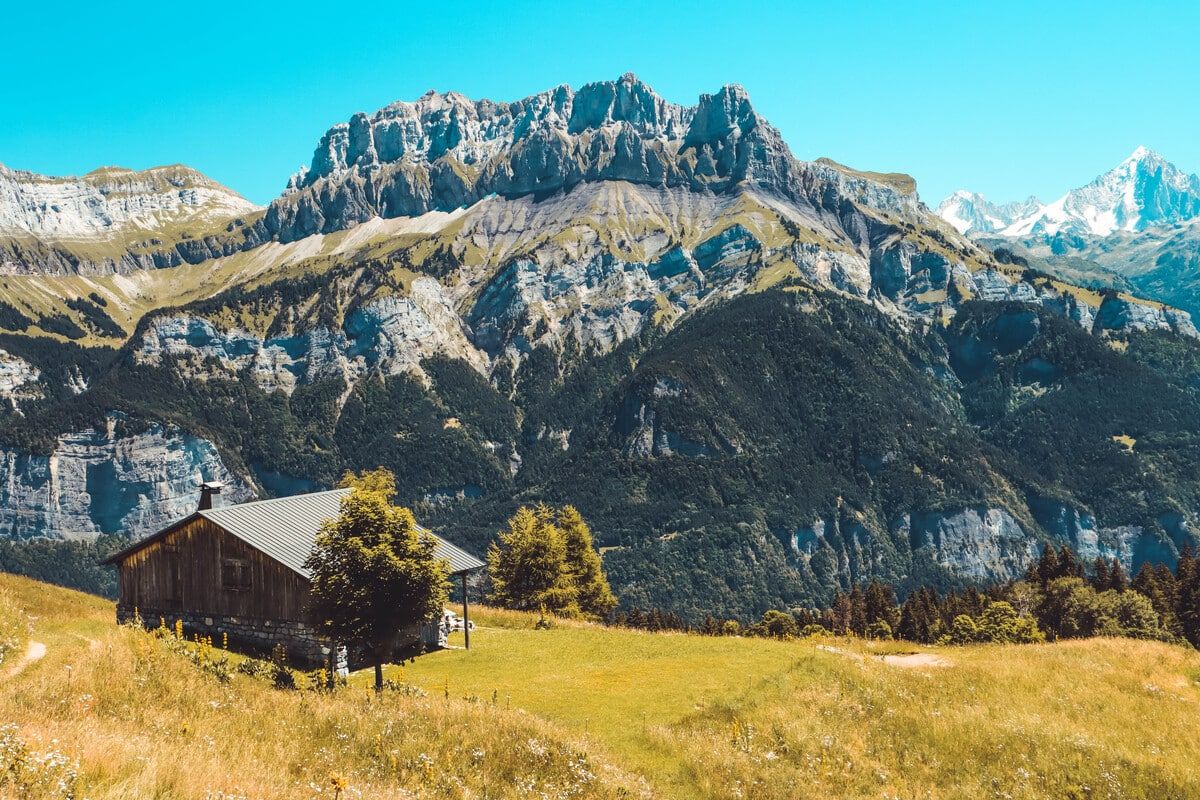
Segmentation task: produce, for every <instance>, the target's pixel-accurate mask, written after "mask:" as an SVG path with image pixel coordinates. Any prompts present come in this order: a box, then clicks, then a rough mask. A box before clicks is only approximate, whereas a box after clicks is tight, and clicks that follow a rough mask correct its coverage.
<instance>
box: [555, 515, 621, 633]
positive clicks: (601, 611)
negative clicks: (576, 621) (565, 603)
mask: <svg viewBox="0 0 1200 800" xmlns="http://www.w3.org/2000/svg"><path fill="white" fill-rule="evenodd" d="M554 521H555V523H556V524H557V527H558V529H559V530H561V531H562V533H563V538H564V543H565V545H566V567H567V572H568V574H569V575H570V579H571V582H572V583H573V584H574V587H575V592H576V597H575V601H576V603H577V604H578V606H579V610H580V611H581V612H582V613H583V615H584V616H586V617H591V618H592V619H603V618H604V617H606V616H608V614H609V613H610V612H611V611H612V610H613V609H614V608H616V605H617V598H616V597H614V596H613V593H612V589H611V588H610V587H609V585H608V579H607V578H606V577H605V576H604V568H603V567H602V565H601V563H600V554H599V553H597V552H596V547H595V545H594V544H593V543H592V531H591V529H589V528H588V525H587V523H586V522H584V520H583V515H581V514H580V513H579V511H577V510H576V509H575V507H574V506H569V505H568V506H563V507H562V508H561V509H559V510H558V512H557V513H556V514H555V515H554Z"/></svg>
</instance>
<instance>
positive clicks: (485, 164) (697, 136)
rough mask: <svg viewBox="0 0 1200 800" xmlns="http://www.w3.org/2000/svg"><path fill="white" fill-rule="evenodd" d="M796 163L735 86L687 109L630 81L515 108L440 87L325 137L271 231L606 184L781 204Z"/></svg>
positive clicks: (274, 212) (278, 208)
mask: <svg viewBox="0 0 1200 800" xmlns="http://www.w3.org/2000/svg"><path fill="white" fill-rule="evenodd" d="M793 162H794V159H793V158H792V155H791V153H790V152H789V151H788V149H787V146H786V145H785V144H784V143H783V140H782V138H781V137H780V135H779V133H778V131H776V130H775V129H774V128H773V127H771V126H770V125H769V124H768V123H767V122H766V121H765V120H763V118H762V117H760V116H759V115H758V113H757V112H756V111H755V110H754V108H753V106H752V105H751V103H750V98H749V95H748V94H747V92H746V90H745V89H743V88H742V87H740V86H736V85H730V86H726V87H723V88H722V89H721V90H720V91H718V92H716V93H714V94H706V95H702V96H701V97H700V98H699V100H698V102H697V104H696V105H695V106H690V107H688V106H682V105H679V104H676V103H671V102H669V101H667V100H665V99H664V98H663V97H662V96H660V95H659V94H658V93H656V92H655V91H654V90H653V89H652V88H651V87H650V86H649V85H647V84H646V83H644V82H643V81H641V80H640V79H638V78H637V76H635V75H633V74H632V73H626V74H625V75H622V76H621V77H620V78H618V79H617V80H612V81H599V82H595V83H589V84H586V85H584V86H582V87H580V88H579V89H577V90H576V89H572V88H571V87H569V86H557V87H555V88H553V89H548V90H546V91H544V92H540V93H538V94H535V95H531V96H529V97H526V98H524V99H521V100H516V101H512V102H507V103H506V102H496V101H492V100H470V99H468V98H466V97H464V96H463V95H460V94H457V93H444V94H443V93H437V92H431V93H426V94H425V95H422V96H421V97H420V98H418V99H417V100H415V101H400V102H396V103H392V104H391V105H388V106H386V107H384V108H382V109H380V110H378V111H376V112H374V113H373V114H366V113H358V114H355V115H354V116H352V117H351V118H350V119H349V120H348V121H346V122H343V123H338V124H336V125H334V126H333V127H331V128H330V129H329V130H328V131H326V133H325V134H324V136H322V137H321V140H320V142H319V143H318V145H317V148H316V150H315V152H314V154H313V159H312V163H311V165H310V166H309V167H308V168H306V169H302V170H301V171H300V172H298V173H297V174H296V175H294V176H292V179H291V180H290V181H289V182H288V187H287V190H286V191H285V192H284V194H283V196H282V197H281V198H279V199H278V200H277V201H276V202H275V203H274V204H272V207H271V209H270V211H269V213H268V215H267V218H266V225H267V228H268V233H269V235H271V236H275V237H277V238H279V239H281V240H283V241H291V240H294V239H297V238H302V237H304V236H308V235H310V234H312V233H328V232H332V231H335V230H341V229H344V228H347V227H350V226H353V225H355V224H358V223H359V222H363V221H365V220H367V219H370V218H371V217H374V216H379V217H384V218H388V217H397V216H416V215H420V214H423V213H425V212H427V211H431V210H450V209H453V208H457V207H461V206H464V205H470V204H471V203H474V202H476V201H477V200H479V199H481V198H482V197H486V196H488V195H491V194H498V195H501V196H504V197H517V196H521V195H527V194H539V195H543V194H546V193H549V192H554V191H558V190H563V189H569V188H571V187H572V186H575V185H577V184H579V183H584V182H594V181H607V180H621V181H628V182H631V183H636V184H642V185H651V186H660V187H664V188H665V187H674V186H686V187H689V188H692V189H694V190H698V191H725V190H727V189H729V188H731V187H732V186H735V185H737V184H739V183H741V182H744V181H749V182H752V183H755V184H757V185H760V186H763V187H766V188H768V189H770V190H771V191H772V192H774V193H776V194H784V195H786V194H787V193H788V192H795V191H800V187H797V186H795V185H793V184H792V183H790V180H791V178H790V176H791V175H792V173H793V171H794V170H793V166H792V165H793Z"/></svg>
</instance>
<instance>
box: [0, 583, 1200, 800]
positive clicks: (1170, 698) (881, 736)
mask: <svg viewBox="0 0 1200 800" xmlns="http://www.w3.org/2000/svg"><path fill="white" fill-rule="evenodd" d="M5 596H7V597H8V598H9V601H10V602H12V603H15V605H16V606H18V607H20V608H21V609H22V610H23V612H22V613H26V612H27V613H30V614H33V615H35V616H36V619H35V620H34V624H33V633H32V635H33V637H34V638H35V639H37V640H39V641H43V642H45V643H46V644H47V645H48V646H49V651H48V654H47V656H46V657H45V658H44V659H42V660H41V661H38V662H36V663H34V664H30V665H29V666H28V667H27V668H26V669H25V670H24V671H22V673H21V674H20V675H19V676H17V677H15V678H14V679H12V680H11V681H8V682H5V683H2V684H0V725H2V724H3V723H6V722H15V723H16V724H17V726H18V730H19V732H20V735H21V736H22V737H23V739H24V740H25V741H26V742H27V743H28V744H29V746H30V748H31V749H32V750H34V751H36V752H39V753H44V752H45V751H48V750H56V751H58V752H61V753H63V754H65V755H67V756H68V757H69V758H71V759H77V760H78V762H79V783H80V796H86V797H90V798H93V800H108V799H110V798H113V799H115V798H150V797H155V798H189V800H190V799H191V798H195V799H196V800H219V799H220V798H234V797H245V798H272V799H273V798H285V797H286V798H316V797H326V798H328V797H334V796H335V793H334V789H333V786H334V784H333V780H334V779H335V778H337V779H340V780H344V781H345V784H346V789H345V791H344V792H343V793H342V795H341V797H343V798H345V797H364V798H365V797H371V798H376V797H378V798H393V797H395V798H399V797H428V798H441V797H455V798H505V797H543V796H544V797H582V798H586V797H598V798H608V797H638V796H654V797H675V798H720V799H721V800H726V799H728V800H734V799H735V798H760V799H761V800H773V799H774V798H789V799H791V798H797V799H800V798H823V800H828V799H829V798H843V797H849V798H868V797H870V798H900V797H903V798H979V797H996V798H1060V797H1078V798H1189V797H1200V777H1198V771H1197V769H1196V763H1197V762H1196V744H1195V743H1196V742H1197V741H1198V740H1200V654H1197V653H1196V652H1194V651H1192V650H1189V649H1186V648H1183V647H1174V646H1167V645H1162V644H1157V643H1150V642H1136V641H1129V640H1118V639H1097V640H1089V641H1074V642H1066V643H1060V644H1052V645H1026V646H978V647H964V648H921V647H916V646H912V645H909V644H907V643H899V642H886V643H869V642H861V641H851V640H845V639H832V638H827V639H815V640H802V641H792V642H778V641H767V640H762V639H740V638H708V637H701V636H690V635H683V634H672V633H664V634H654V633H646V632H640V631H632V630H623V629H613V628H604V627H601V626H597V625H591V624H587V623H582V622H565V621H555V622H554V624H553V626H552V627H550V628H549V629H541V628H539V627H538V624H537V623H538V617H537V616H536V615H530V614H523V613H519V612H511V611H498V610H494V609H488V608H473V609H472V611H473V618H474V619H475V621H476V622H477V624H478V627H477V628H476V630H475V632H474V633H473V635H472V649H471V650H470V651H465V650H462V649H450V650H445V651H441V652H438V653H434V654H430V655H427V656H423V657H420V658H418V659H416V661H415V662H410V663H409V664H407V665H405V666H403V667H393V668H391V669H390V670H389V677H391V678H392V679H393V680H402V681H404V682H406V683H408V684H412V685H417V686H421V687H423V688H424V690H425V691H426V692H427V694H426V696H424V697H411V696H405V695H402V694H399V693H387V694H385V696H384V697H382V698H379V699H376V698H374V697H373V696H372V694H371V692H370V691H369V689H368V688H367V680H366V676H363V675H355V676H352V680H351V685H350V687H349V688H347V689H345V690H343V691H342V692H341V693H339V694H337V695H334V696H332V697H331V696H328V695H324V694H316V693H312V692H307V691H303V692H287V691H277V690H274V689H272V688H270V687H269V686H267V685H266V684H264V683H262V682H259V681H257V680H254V679H251V678H249V677H245V676H241V675H237V676H235V677H234V678H233V680H232V681H231V682H230V683H221V682H219V681H218V680H216V679H215V678H213V677H212V676H210V675H209V674H207V673H206V672H204V671H202V670H200V669H198V668H197V667H195V666H194V665H193V664H192V663H191V662H190V661H188V660H187V659H185V658H183V657H182V656H179V655H177V654H176V653H174V652H172V648H171V647H168V646H166V645H164V643H163V642H162V641H158V640H156V639H155V638H153V637H152V636H150V635H148V634H145V633H143V632H140V631H133V630H129V629H119V628H117V627H116V626H115V625H114V624H113V622H112V611H113V609H112V606H111V604H109V603H107V602H105V601H102V600H98V599H96V598H91V597H87V596H85V595H80V594H76V593H73V592H67V591H65V590H61V589H54V588H51V587H47V586H44V585H41V584H37V583H34V582H32V581H25V580H22V579H17V578H11V577H7V576H0V598H3V597H5ZM0 602H3V600H2V599H0ZM10 607H11V606H10ZM914 652H922V653H927V654H931V655H935V656H937V657H938V658H940V659H941V660H942V661H943V662H946V663H944V664H942V665H934V664H929V663H925V664H922V663H918V662H915V661H908V662H903V663H904V664H905V665H897V662H896V661H895V660H894V659H893V660H892V661H891V662H886V661H885V660H884V656H887V655H903V654H908V653H914ZM68 668H69V669H68ZM0 732H2V731H0ZM0 745H2V742H0ZM0 749H2V747H0ZM4 791H5V790H4V789H3V788H2V787H0V797H4ZM38 800H40V797H39V798H38Z"/></svg>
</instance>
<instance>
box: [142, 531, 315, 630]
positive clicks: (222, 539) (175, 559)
mask: <svg viewBox="0 0 1200 800" xmlns="http://www.w3.org/2000/svg"><path fill="white" fill-rule="evenodd" d="M228 558H233V559H240V560H242V561H243V562H245V564H246V567H247V570H248V575H249V586H248V587H247V588H245V589H229V588H225V587H224V586H223V583H222V564H223V562H224V560H225V559H228ZM119 569H120V592H121V594H120V601H119V602H120V605H121V606H122V607H124V608H126V609H130V610H132V609H134V608H138V609H141V610H143V611H145V612H147V613H163V612H170V611H175V610H179V611H184V610H186V611H189V612H192V613H194V614H201V615H203V614H211V615H212V616H214V617H216V616H225V617H247V618H254V619H271V620H297V621H298V620H303V619H304V605H305V601H306V600H307V597H308V581H307V580H306V579H304V578H303V577H301V576H300V575H297V574H296V573H295V572H293V571H292V570H290V569H288V568H287V567H285V566H283V565H282V564H280V563H279V562H277V561H275V560H274V559H272V558H269V557H268V556H266V555H264V554H263V553H261V552H260V551H258V550H256V549H254V548H253V547H250V546H249V545H248V544H246V543H245V542H243V541H242V540H241V539H238V538H237V537H235V536H232V535H230V534H229V533H226V532H225V530H224V529H222V528H221V527H219V526H218V525H215V524H213V523H212V522H210V521H208V520H206V519H203V518H201V519H195V520H192V521H191V522H190V523H188V524H186V525H184V526H182V527H180V528H179V529H178V530H175V531H172V532H171V533H170V534H168V535H167V536H165V537H163V538H162V539H160V540H159V541H157V542H154V543H152V544H150V545H147V546H146V547H144V548H142V549H141V550H139V551H137V552H135V553H132V554H131V555H129V556H128V557H127V558H126V559H125V560H124V561H123V562H122V563H121V565H120V567H119Z"/></svg>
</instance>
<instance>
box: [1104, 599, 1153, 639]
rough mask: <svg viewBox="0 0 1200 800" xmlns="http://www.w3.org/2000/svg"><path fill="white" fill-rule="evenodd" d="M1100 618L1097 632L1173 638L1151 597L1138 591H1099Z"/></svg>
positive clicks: (1133, 636) (1113, 634) (1143, 637)
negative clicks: (1159, 616) (1100, 592)
mask: <svg viewBox="0 0 1200 800" xmlns="http://www.w3.org/2000/svg"><path fill="white" fill-rule="evenodd" d="M1099 599H1100V609H1101V619H1100V623H1099V629H1098V630H1097V633H1099V634H1100V635H1103V636H1129V637H1131V638H1134V639H1170V638H1171V635H1170V634H1169V633H1167V631H1165V630H1164V629H1163V627H1162V623H1161V621H1160V620H1159V618H1158V612H1156V611H1155V610H1154V604H1153V603H1151V602H1150V598H1148V597H1146V596H1145V595H1143V594H1141V593H1139V592H1133V591H1125V592H1118V591H1114V590H1112V589H1110V590H1109V591H1107V592H1104V593H1103V594H1101V595H1100V598H1099Z"/></svg>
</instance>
